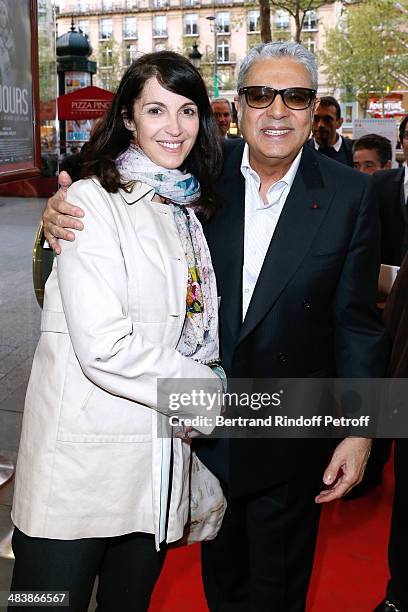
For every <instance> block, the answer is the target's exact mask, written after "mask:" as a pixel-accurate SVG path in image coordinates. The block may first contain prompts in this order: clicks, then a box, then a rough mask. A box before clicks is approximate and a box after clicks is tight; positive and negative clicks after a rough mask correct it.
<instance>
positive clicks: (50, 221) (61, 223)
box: [42, 171, 84, 255]
mask: <svg viewBox="0 0 408 612" xmlns="http://www.w3.org/2000/svg"><path fill="white" fill-rule="evenodd" d="M58 182H59V185H60V188H59V190H58V191H57V193H56V194H54V195H53V196H52V197H51V198H49V200H48V201H47V205H46V207H45V209H44V212H43V217H42V220H43V226H44V236H45V238H46V240H47V241H48V244H49V245H50V247H51V248H52V249H53V251H55V252H56V254H57V255H59V254H60V253H61V246H60V244H59V242H58V239H59V238H61V239H62V240H69V241H71V242H73V241H74V240H75V234H74V232H71V231H69V230H71V229H75V230H82V229H83V228H84V226H83V223H82V222H81V221H79V220H78V219H79V218H80V217H83V216H84V211H83V210H82V208H79V207H78V206H73V205H72V204H70V203H69V202H67V201H66V197H67V189H68V187H69V186H70V185H71V183H72V180H71V177H70V176H69V174H68V173H67V172H64V171H63V172H61V174H60V175H59V177H58Z"/></svg>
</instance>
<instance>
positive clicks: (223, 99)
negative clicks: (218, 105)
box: [211, 98, 232, 113]
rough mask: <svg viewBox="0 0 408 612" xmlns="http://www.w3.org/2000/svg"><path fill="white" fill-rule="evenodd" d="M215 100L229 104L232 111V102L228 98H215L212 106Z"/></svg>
mask: <svg viewBox="0 0 408 612" xmlns="http://www.w3.org/2000/svg"><path fill="white" fill-rule="evenodd" d="M214 102H223V104H228V108H229V110H230V113H232V106H231V102H230V101H229V100H228V98H213V99H212V100H211V106H212V105H213V104H214Z"/></svg>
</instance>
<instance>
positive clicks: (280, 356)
mask: <svg viewBox="0 0 408 612" xmlns="http://www.w3.org/2000/svg"><path fill="white" fill-rule="evenodd" d="M278 359H279V361H280V362H281V363H286V362H287V360H288V357H287V355H285V353H278Z"/></svg>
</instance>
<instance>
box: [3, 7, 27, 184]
mask: <svg viewBox="0 0 408 612" xmlns="http://www.w3.org/2000/svg"><path fill="white" fill-rule="evenodd" d="M32 79H33V76H32V58H31V17H30V0H17V1H16V0H0V177H1V176H2V175H4V174H6V173H7V174H10V173H13V172H15V171H18V170H29V169H33V168H34V167H35V155H34V152H35V139H34V117H33V81H32Z"/></svg>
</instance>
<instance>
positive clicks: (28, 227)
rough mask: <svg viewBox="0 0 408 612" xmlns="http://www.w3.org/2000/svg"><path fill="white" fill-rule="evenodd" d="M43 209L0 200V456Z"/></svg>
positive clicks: (14, 393) (1, 579)
mask: <svg viewBox="0 0 408 612" xmlns="http://www.w3.org/2000/svg"><path fill="white" fill-rule="evenodd" d="M43 207H44V200H40V199H32V198H4V197H1V198H0V261H1V262H2V265H1V266H0V455H3V456H5V457H6V458H8V459H11V460H12V461H14V462H15V460H16V456H17V448H18V441H19V437H20V427H21V417H22V410H23V407H24V397H25V390H26V386H27V381H28V377H29V374H30V369H31V361H32V357H33V353H34V350H35V347H36V344H37V341H38V337H39V330H40V314H41V310H40V308H39V306H38V304H37V301H36V299H35V295H34V289H33V281H32V272H31V265H32V252H33V245H34V238H35V232H36V229H37V226H38V223H39V220H40V217H41V212H42V209H43ZM12 489H13V484H12V482H11V483H8V484H6V485H5V486H4V487H2V488H0V591H6V590H8V588H9V584H10V577H11V571H12V564H13V562H12V560H11V559H6V558H4V555H7V554H8V553H9V551H10V548H9V541H8V538H7V536H8V535H10V532H11V521H10V509H11V502H12V495H13V491H12ZM0 610H1V612H3V610H5V608H4V609H3V608H0Z"/></svg>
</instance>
